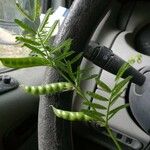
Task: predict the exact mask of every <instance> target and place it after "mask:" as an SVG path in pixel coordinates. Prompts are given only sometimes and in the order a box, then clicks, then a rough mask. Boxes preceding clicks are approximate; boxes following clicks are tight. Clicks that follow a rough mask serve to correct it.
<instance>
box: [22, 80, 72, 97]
mask: <svg viewBox="0 0 150 150" xmlns="http://www.w3.org/2000/svg"><path fill="white" fill-rule="evenodd" d="M23 88H24V90H25V91H26V92H27V93H30V94H32V95H45V94H54V93H58V92H64V91H69V90H73V86H72V84H71V83H68V82H59V83H51V84H46V85H40V86H23Z"/></svg>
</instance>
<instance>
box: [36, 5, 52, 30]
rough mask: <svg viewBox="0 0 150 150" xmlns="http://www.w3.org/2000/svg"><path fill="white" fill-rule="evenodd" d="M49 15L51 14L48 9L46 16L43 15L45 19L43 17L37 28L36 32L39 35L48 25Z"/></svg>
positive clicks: (50, 10)
mask: <svg viewBox="0 0 150 150" xmlns="http://www.w3.org/2000/svg"><path fill="white" fill-rule="evenodd" d="M51 14H52V9H51V8H49V9H48V11H47V12H46V14H45V17H44V19H43V21H42V23H41V24H40V26H39V28H38V32H39V33H40V32H42V31H43V29H44V27H45V26H46V24H47V23H48V19H49V17H50V15H51Z"/></svg>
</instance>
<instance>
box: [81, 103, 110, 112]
mask: <svg viewBox="0 0 150 150" xmlns="http://www.w3.org/2000/svg"><path fill="white" fill-rule="evenodd" d="M83 104H84V105H86V106H90V107H92V108H97V109H102V110H106V109H107V108H106V107H105V106H103V105H100V104H96V103H92V102H87V101H85V102H83Z"/></svg>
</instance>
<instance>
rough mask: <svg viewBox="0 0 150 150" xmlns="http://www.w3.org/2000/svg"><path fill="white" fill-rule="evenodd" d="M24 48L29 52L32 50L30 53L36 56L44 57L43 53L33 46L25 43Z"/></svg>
mask: <svg viewBox="0 0 150 150" xmlns="http://www.w3.org/2000/svg"><path fill="white" fill-rule="evenodd" d="M24 46H26V47H28V48H29V49H30V50H32V52H34V53H36V54H40V55H41V56H46V55H45V53H44V52H42V51H41V50H40V49H38V48H37V47H35V46H33V45H30V44H27V43H25V44H24Z"/></svg>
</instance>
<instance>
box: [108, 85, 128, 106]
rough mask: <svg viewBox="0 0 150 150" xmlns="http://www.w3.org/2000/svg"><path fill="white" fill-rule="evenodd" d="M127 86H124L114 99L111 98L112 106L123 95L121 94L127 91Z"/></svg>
mask: <svg viewBox="0 0 150 150" xmlns="http://www.w3.org/2000/svg"><path fill="white" fill-rule="evenodd" d="M125 89H126V88H124V89H123V90H122V91H121V92H119V93H117V94H116V95H115V96H114V97H113V98H112V99H111V102H110V106H112V105H113V104H114V103H115V102H116V101H117V100H118V99H119V97H120V96H121V94H122V93H123V92H124V91H125Z"/></svg>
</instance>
